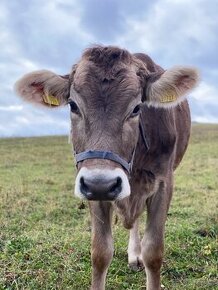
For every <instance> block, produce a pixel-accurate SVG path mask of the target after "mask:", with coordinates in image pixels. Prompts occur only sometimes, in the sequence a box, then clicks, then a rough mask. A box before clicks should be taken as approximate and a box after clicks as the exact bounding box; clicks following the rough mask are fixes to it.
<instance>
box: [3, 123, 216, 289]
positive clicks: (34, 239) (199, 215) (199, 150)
mask: <svg viewBox="0 0 218 290" xmlns="http://www.w3.org/2000/svg"><path fill="white" fill-rule="evenodd" d="M75 173H76V172H75V168H74V161H73V158H72V154H71V145H69V144H68V143H67V137H41V138H14V139H0V290H2V289H8V290H9V289H10V290H11V289H19V290H20V289H28V290H29V289H33V290H38V289H63V290H66V289H75V290H85V289H88V288H89V285H90V270H91V267H90V218H89V212H88V207H87V206H85V208H83V207H82V206H81V201H80V200H78V199H76V198H75V197H74V196H73V194H72V192H73V185H74V180H75ZM175 176H176V178H175V179H176V182H175V191H174V197H173V201H172V204H171V208H170V211H169V215H168V220H167V226H166V239H165V241H166V247H165V260H164V265H163V268H162V284H163V289H169V290H180V289H181V290H184V289H187V290H192V289H196V290H197V289H198V290H201V289H202V290H207V289H208V290H209V289H218V288H217V287H218V286H217V283H218V277H217V261H218V248H217V241H216V235H217V234H218V215H217V213H218V204H217V200H218V125H199V124H195V125H193V128H192V137H191V142H190V145H189V148H188V151H187V154H186V156H185V159H184V160H183V162H182V164H181V166H180V167H179V169H178V170H177V171H176V172H175ZM144 221H145V216H142V218H141V232H142V233H143V229H144ZM114 240H115V255H114V259H113V262H112V264H111V267H110V269H109V273H108V278H107V287H106V289H108V290H113V289H114V290H115V289H116V290H117V289H118V290H123V289H129V290H130V289H132V290H139V289H146V287H145V275H144V272H138V273H133V272H131V271H130V270H129V269H128V267H127V253H126V250H127V242H128V231H126V230H125V229H123V228H122V226H121V224H120V223H119V222H118V224H116V225H114Z"/></svg>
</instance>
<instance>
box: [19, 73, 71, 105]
mask: <svg viewBox="0 0 218 290" xmlns="http://www.w3.org/2000/svg"><path fill="white" fill-rule="evenodd" d="M69 89H70V88H69V75H66V76H59V75H56V74H55V73H53V72H50V71H47V70H40V71H35V72H32V73H29V74H26V75H24V76H23V77H22V78H21V79H20V80H18V81H17V82H16V84H15V91H16V93H17V94H18V95H19V96H20V97H21V98H23V99H24V100H25V101H27V102H30V103H33V104H39V105H44V106H47V107H57V106H61V105H65V104H67V99H68V97H69Z"/></svg>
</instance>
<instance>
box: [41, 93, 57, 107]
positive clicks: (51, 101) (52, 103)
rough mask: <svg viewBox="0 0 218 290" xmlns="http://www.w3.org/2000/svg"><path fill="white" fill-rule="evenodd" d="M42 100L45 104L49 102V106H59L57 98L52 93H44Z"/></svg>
mask: <svg viewBox="0 0 218 290" xmlns="http://www.w3.org/2000/svg"><path fill="white" fill-rule="evenodd" d="M43 100H44V102H45V103H46V104H49V105H50V106H59V105H60V102H59V100H58V99H57V98H56V97H54V96H52V95H47V94H44V95H43Z"/></svg>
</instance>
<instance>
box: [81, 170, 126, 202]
mask: <svg viewBox="0 0 218 290" xmlns="http://www.w3.org/2000/svg"><path fill="white" fill-rule="evenodd" d="M75 195H76V196H78V197H80V198H82V199H88V200H108V201H111V200H119V199H123V198H124V197H127V196H129V195H130V185H129V181H128V178H127V175H126V174H125V173H124V171H123V170H122V169H120V168H116V169H104V170H102V169H96V168H95V169H88V168H86V167H82V168H81V169H80V171H79V173H78V175H77V177H76V182H75Z"/></svg>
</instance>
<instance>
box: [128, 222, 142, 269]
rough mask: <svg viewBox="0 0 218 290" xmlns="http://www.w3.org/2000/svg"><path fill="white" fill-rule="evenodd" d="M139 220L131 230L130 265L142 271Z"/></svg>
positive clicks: (131, 267)
mask: <svg viewBox="0 0 218 290" xmlns="http://www.w3.org/2000/svg"><path fill="white" fill-rule="evenodd" d="M138 226H139V221H138V220H136V221H135V223H134V225H133V227H132V229H130V231H129V244H128V251H127V252H128V265H129V268H130V269H131V270H133V271H140V270H142V269H143V262H142V257H141V241H140V235H139V229H138Z"/></svg>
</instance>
